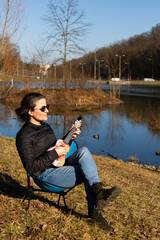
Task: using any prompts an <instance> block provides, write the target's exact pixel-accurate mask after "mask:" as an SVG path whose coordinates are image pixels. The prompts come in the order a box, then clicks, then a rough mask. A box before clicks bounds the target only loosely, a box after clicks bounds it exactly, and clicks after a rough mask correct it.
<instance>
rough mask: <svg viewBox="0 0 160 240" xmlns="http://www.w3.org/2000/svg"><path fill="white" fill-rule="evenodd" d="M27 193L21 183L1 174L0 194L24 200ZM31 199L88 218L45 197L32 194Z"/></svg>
mask: <svg viewBox="0 0 160 240" xmlns="http://www.w3.org/2000/svg"><path fill="white" fill-rule="evenodd" d="M26 191H27V188H26V187H23V186H22V185H21V184H20V182H18V181H17V180H14V179H13V178H12V177H11V176H9V175H8V174H3V173H0V194H3V195H6V196H8V197H12V198H22V199H23V198H24V196H25V194H26ZM48 194H56V193H48ZM57 195H58V194H57ZM31 199H38V200H39V201H41V202H43V203H48V204H49V206H50V207H51V206H54V207H56V208H58V209H59V210H61V211H62V212H65V213H70V214H72V215H75V216H77V217H80V218H81V217H83V218H86V217H87V216H86V215H82V214H80V213H78V212H76V211H75V210H74V209H70V208H69V207H68V208H67V209H66V208H65V207H64V206H59V205H58V204H57V203H56V202H54V201H50V200H49V199H47V198H45V197H43V196H39V195H36V194H34V193H32V197H31Z"/></svg>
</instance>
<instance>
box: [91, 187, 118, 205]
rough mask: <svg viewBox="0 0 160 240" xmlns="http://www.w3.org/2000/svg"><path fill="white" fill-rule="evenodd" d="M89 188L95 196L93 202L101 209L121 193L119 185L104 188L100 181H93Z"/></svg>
mask: <svg viewBox="0 0 160 240" xmlns="http://www.w3.org/2000/svg"><path fill="white" fill-rule="evenodd" d="M91 190H92V192H93V194H94V196H95V203H96V205H97V207H98V208H99V209H103V208H104V207H105V206H106V205H107V204H109V203H110V202H111V201H113V200H114V199H116V198H117V197H118V196H119V195H120V193H121V188H120V187H118V186H115V187H113V188H111V189H104V188H103V187H102V184H101V183H94V184H93V185H92V186H91Z"/></svg>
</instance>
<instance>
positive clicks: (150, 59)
mask: <svg viewBox="0 0 160 240" xmlns="http://www.w3.org/2000/svg"><path fill="white" fill-rule="evenodd" d="M149 61H151V62H152V79H154V63H153V59H152V58H149Z"/></svg>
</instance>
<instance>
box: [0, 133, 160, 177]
mask: <svg viewBox="0 0 160 240" xmlns="http://www.w3.org/2000/svg"><path fill="white" fill-rule="evenodd" d="M8 139H11V140H12V141H15V138H13V137H7V136H2V135H0V140H2V141H3V140H4V141H5V140H8ZM92 155H94V156H96V157H102V158H104V159H105V158H106V160H107V159H110V160H115V161H121V162H123V163H129V164H130V165H133V166H139V167H141V168H144V169H147V170H150V171H154V172H157V173H160V165H159V166H155V165H151V164H141V163H136V162H132V161H123V160H122V159H117V158H114V157H109V156H102V155H97V154H92Z"/></svg>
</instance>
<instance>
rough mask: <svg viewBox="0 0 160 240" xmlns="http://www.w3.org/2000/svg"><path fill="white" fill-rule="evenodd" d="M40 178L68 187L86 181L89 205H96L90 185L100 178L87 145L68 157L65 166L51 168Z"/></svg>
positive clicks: (90, 206)
mask: <svg viewBox="0 0 160 240" xmlns="http://www.w3.org/2000/svg"><path fill="white" fill-rule="evenodd" d="M38 179H41V180H43V181H46V182H49V183H51V184H55V185H57V186H60V187H67V188H70V187H74V186H77V185H79V184H81V183H84V184H85V190H86V195H87V201H88V207H89V208H93V207H94V205H95V202H94V196H93V194H92V192H91V189H90V186H91V185H92V184H93V183H96V182H100V180H99V177H98V172H97V167H96V164H95V161H94V159H93V157H92V155H91V153H90V152H89V150H88V148H86V147H82V148H79V149H78V150H77V151H76V152H75V153H73V154H72V155H71V156H70V157H68V158H67V159H66V162H65V165H64V166H62V167H60V168H56V167H54V168H49V169H47V170H46V171H45V172H43V173H42V174H41V175H40V176H39V177H38Z"/></svg>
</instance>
